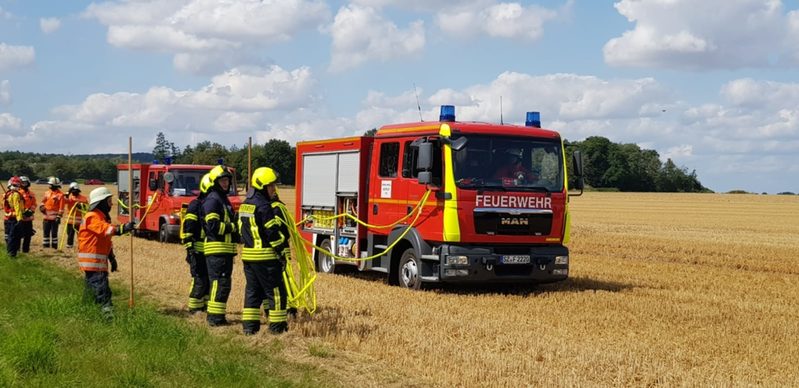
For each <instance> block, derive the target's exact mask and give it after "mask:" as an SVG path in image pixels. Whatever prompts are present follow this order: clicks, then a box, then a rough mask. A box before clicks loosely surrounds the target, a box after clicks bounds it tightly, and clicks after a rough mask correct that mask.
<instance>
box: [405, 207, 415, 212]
mask: <svg viewBox="0 0 799 388" xmlns="http://www.w3.org/2000/svg"><path fill="white" fill-rule="evenodd" d="M412 211H413V207H411V206H408V207H407V209H405V212H406V213H405V214H411V212H412Z"/></svg>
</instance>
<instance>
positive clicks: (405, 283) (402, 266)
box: [397, 248, 422, 290]
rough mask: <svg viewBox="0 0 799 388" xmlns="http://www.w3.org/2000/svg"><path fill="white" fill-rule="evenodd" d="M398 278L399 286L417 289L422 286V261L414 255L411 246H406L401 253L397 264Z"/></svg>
mask: <svg viewBox="0 0 799 388" xmlns="http://www.w3.org/2000/svg"><path fill="white" fill-rule="evenodd" d="M397 269H398V272H399V273H398V274H397V275H398V276H397V277H398V278H399V279H398V280H399V285H400V286H401V287H405V288H410V289H412V290H418V289H419V288H421V287H422V274H421V271H422V263H420V262H419V258H418V257H416V252H415V251H414V250H413V248H408V249H406V250H405V252H403V253H402V256H401V257H400V261H399V266H398V268H397Z"/></svg>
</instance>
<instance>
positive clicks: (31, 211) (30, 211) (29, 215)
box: [22, 209, 33, 218]
mask: <svg viewBox="0 0 799 388" xmlns="http://www.w3.org/2000/svg"><path fill="white" fill-rule="evenodd" d="M22 216H23V217H26V218H27V217H31V216H33V210H31V209H25V211H24V212H22Z"/></svg>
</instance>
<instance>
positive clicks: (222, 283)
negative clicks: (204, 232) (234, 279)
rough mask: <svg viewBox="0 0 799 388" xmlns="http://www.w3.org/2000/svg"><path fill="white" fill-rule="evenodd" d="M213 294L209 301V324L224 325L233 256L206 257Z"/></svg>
mask: <svg viewBox="0 0 799 388" xmlns="http://www.w3.org/2000/svg"><path fill="white" fill-rule="evenodd" d="M205 260H206V262H207V264H208V280H209V281H210V282H211V293H210V295H209V300H208V316H207V319H208V322H209V323H224V322H225V310H226V309H227V299H228V297H229V296H230V287H231V280H230V275H231V272H233V255H206V256H205Z"/></svg>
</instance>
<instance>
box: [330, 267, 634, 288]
mask: <svg viewBox="0 0 799 388" xmlns="http://www.w3.org/2000/svg"><path fill="white" fill-rule="evenodd" d="M336 274H337V275H343V276H347V277H352V278H355V279H361V280H366V281H371V282H378V283H386V284H387V283H388V278H387V275H386V274H384V273H380V272H372V271H365V272H360V271H358V270H357V269H355V268H354V267H348V266H341V267H338V268H336ZM632 287H633V285H632V284H626V283H618V282H608V281H603V280H596V279H591V278H588V277H570V278H568V279H566V280H564V281H562V282H557V283H547V284H477V285H469V284H431V285H425V289H427V290H430V291H433V292H439V293H447V294H510V295H530V294H542V293H546V292H585V291H594V292H596V291H609V292H619V291H622V290H625V289H628V288H632Z"/></svg>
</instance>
